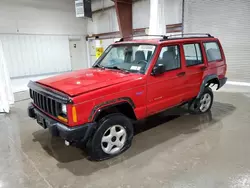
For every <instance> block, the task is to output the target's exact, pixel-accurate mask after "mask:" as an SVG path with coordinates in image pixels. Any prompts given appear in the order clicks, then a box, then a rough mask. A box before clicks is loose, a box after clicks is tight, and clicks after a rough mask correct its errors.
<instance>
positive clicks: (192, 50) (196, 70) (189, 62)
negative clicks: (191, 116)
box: [183, 42, 207, 100]
mask: <svg viewBox="0 0 250 188" xmlns="http://www.w3.org/2000/svg"><path fill="white" fill-rule="evenodd" d="M201 45H202V44H201V43H200V42H193V43H190V42H189V43H184V44H183V50H184V56H185V67H186V68H185V69H186V76H187V93H186V95H185V100H189V99H191V98H193V97H196V96H197V95H198V93H199V91H200V86H201V83H202V80H203V75H204V72H205V71H206V69H207V65H206V64H205V61H204V58H203V56H202V51H201Z"/></svg>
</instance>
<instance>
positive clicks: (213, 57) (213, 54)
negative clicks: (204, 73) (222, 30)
mask: <svg viewBox="0 0 250 188" xmlns="http://www.w3.org/2000/svg"><path fill="white" fill-rule="evenodd" d="M204 47H205V50H206V54H207V60H208V62H212V61H218V60H221V59H222V58H221V52H220V48H219V45H218V43H217V42H206V43H204Z"/></svg>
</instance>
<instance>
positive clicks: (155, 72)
mask: <svg viewBox="0 0 250 188" xmlns="http://www.w3.org/2000/svg"><path fill="white" fill-rule="evenodd" d="M165 70H166V67H165V65H163V64H157V65H155V67H154V68H153V71H152V75H154V76H156V75H160V74H163V73H164V72H165Z"/></svg>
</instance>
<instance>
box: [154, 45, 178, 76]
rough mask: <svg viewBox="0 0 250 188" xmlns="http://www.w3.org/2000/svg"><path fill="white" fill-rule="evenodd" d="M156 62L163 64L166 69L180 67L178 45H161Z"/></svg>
mask: <svg viewBox="0 0 250 188" xmlns="http://www.w3.org/2000/svg"><path fill="white" fill-rule="evenodd" d="M156 64H163V65H165V67H166V71H170V70H175V69H179V68H180V67H181V62H180V50H179V46H177V45H175V46H166V47H163V48H162V49H161V53H160V55H159V57H158V60H157V63H156Z"/></svg>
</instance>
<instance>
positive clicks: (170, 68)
mask: <svg viewBox="0 0 250 188" xmlns="http://www.w3.org/2000/svg"><path fill="white" fill-rule="evenodd" d="M157 64H164V65H165V70H166V71H165V73H163V74H161V75H157V76H153V75H150V76H149V77H148V82H147V115H152V114H155V113H158V112H160V111H163V110H165V109H167V108H170V107H173V106H176V105H178V104H180V103H181V102H182V101H183V95H184V94H185V89H186V88H185V82H186V75H185V72H184V70H183V69H182V67H183V65H182V62H181V56H180V46H179V45H169V46H163V47H162V49H161V52H160V55H159V57H158V60H157V62H156V65H157Z"/></svg>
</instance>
